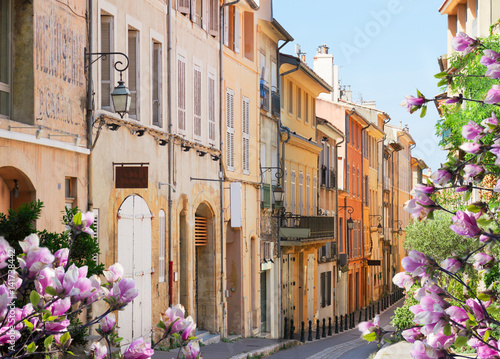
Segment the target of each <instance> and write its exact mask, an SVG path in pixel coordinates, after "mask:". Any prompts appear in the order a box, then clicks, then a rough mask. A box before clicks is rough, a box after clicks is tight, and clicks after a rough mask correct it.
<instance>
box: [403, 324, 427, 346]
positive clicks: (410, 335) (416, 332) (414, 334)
mask: <svg viewBox="0 0 500 359" xmlns="http://www.w3.org/2000/svg"><path fill="white" fill-rule="evenodd" d="M401 335H402V336H403V338H405V340H406V341H407V342H408V343H415V340H417V339H419V338H421V337H423V335H422V333H420V328H418V327H417V328H410V329H407V330H403V331H402V332H401Z"/></svg>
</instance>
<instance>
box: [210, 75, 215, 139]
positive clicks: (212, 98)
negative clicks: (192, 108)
mask: <svg viewBox="0 0 500 359" xmlns="http://www.w3.org/2000/svg"><path fill="white" fill-rule="evenodd" d="M208 141H209V142H210V143H212V144H214V143H215V77H214V76H213V75H209V76H208Z"/></svg>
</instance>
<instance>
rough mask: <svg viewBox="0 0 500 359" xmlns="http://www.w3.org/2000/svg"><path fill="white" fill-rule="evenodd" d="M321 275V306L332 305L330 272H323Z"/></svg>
mask: <svg viewBox="0 0 500 359" xmlns="http://www.w3.org/2000/svg"><path fill="white" fill-rule="evenodd" d="M320 277H321V308H325V307H326V306H330V305H332V272H331V271H330V272H323V273H321V275H320Z"/></svg>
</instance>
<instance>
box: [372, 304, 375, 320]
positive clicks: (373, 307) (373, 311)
mask: <svg viewBox="0 0 500 359" xmlns="http://www.w3.org/2000/svg"><path fill="white" fill-rule="evenodd" d="M372 315H373V317H374V318H375V304H372Z"/></svg>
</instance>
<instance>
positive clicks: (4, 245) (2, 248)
mask: <svg viewBox="0 0 500 359" xmlns="http://www.w3.org/2000/svg"><path fill="white" fill-rule="evenodd" d="M12 253H13V249H12V247H11V246H10V244H9V242H7V241H6V240H5V238H4V237H0V269H2V268H5V267H7V264H8V263H7V259H9V257H10V256H11V255H12Z"/></svg>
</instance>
